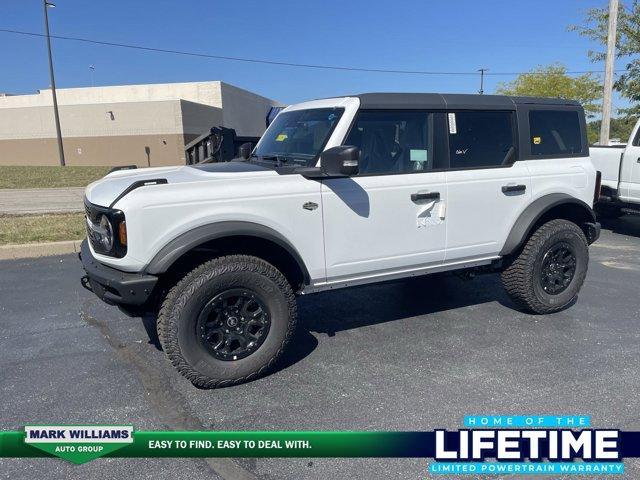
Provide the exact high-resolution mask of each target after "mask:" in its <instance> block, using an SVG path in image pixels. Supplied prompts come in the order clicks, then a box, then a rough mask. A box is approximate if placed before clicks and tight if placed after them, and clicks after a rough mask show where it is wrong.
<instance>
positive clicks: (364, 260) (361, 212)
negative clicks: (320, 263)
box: [322, 110, 447, 283]
mask: <svg viewBox="0 0 640 480" xmlns="http://www.w3.org/2000/svg"><path fill="white" fill-rule="evenodd" d="M444 125H445V122H444V114H443V113H433V112H425V111H416V110H398V111H393V110H385V111H374V110H371V111H368V110H363V111H360V112H359V113H358V116H357V117H356V120H355V122H354V125H353V126H352V128H351V131H350V133H349V134H348V136H347V138H346V140H345V141H344V142H343V144H344V145H356V146H358V147H359V148H360V173H359V175H358V176H355V177H350V178H336V179H329V180H325V181H323V185H322V202H323V213H324V219H323V222H324V239H325V258H326V268H327V281H328V282H329V283H332V282H349V281H357V280H358V279H359V278H362V277H368V278H371V277H372V276H379V277H380V279H384V278H385V277H389V276H392V275H393V274H400V275H407V274H410V272H419V271H421V270H423V269H425V268H430V267H433V266H438V265H440V264H442V262H443V260H444V256H445V242H446V221H445V220H446V212H445V209H444V204H445V202H446V197H447V189H446V182H445V172H444V171H443V170H440V171H434V170H438V169H441V168H443V166H444V163H443V162H444V158H445V156H444V155H445V153H446V152H445V151H444V143H443V142H444V141H445V140H446V137H445V135H444V133H445V132H444V129H445V127H444Z"/></svg>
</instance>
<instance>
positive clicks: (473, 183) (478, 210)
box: [445, 110, 531, 263]
mask: <svg viewBox="0 0 640 480" xmlns="http://www.w3.org/2000/svg"><path fill="white" fill-rule="evenodd" d="M447 121H448V135H447V136H448V144H449V158H450V169H449V171H448V172H447V213H446V217H447V254H446V258H445V263H455V262H458V261H469V260H476V259H477V260H481V259H486V258H492V257H496V256H497V255H498V254H499V252H500V250H501V248H502V245H503V244H504V241H505V240H506V238H507V235H508V234H509V231H510V229H511V227H512V226H513V224H514V223H515V221H516V219H517V218H518V216H519V215H520V213H521V212H522V211H523V210H524V208H525V207H526V206H527V205H528V204H529V202H530V198H531V181H530V178H529V171H528V169H527V166H526V165H525V164H523V163H520V162H515V163H514V161H515V159H516V158H517V153H518V152H517V141H516V139H517V136H516V128H515V125H516V118H515V111H482V110H458V111H449V112H448V113H447Z"/></svg>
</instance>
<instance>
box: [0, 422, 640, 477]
mask: <svg viewBox="0 0 640 480" xmlns="http://www.w3.org/2000/svg"><path fill="white" fill-rule="evenodd" d="M52 456H55V457H59V458H62V459H65V460H68V461H70V462H73V463H85V462H88V461H90V460H93V459H96V458H99V457H123V458H134V457H158V458H160V457H165V458H166V457H254V458H259V457H263V458H267V457H279V458H300V457H305V458H307V457H308V458H311V457H333V458H338V457H342V458H345V457H396V458H408V457H412V458H425V459H433V460H434V461H433V462H431V463H430V464H429V472H430V473H432V474H434V475H435V474H446V475H452V474H472V475H478V474H488V475H490V474H537V475H540V474H554V475H555V474H572V473H573V474H583V475H589V474H594V475H595V474H609V475H611V474H622V473H624V458H630V457H640V432H624V431H619V430H617V429H595V428H590V418H589V417H588V416H570V417H567V416H563V417H553V416H468V417H465V418H464V428H461V429H459V430H444V429H443V430H439V429H436V430H433V431H424V432H343V431H335V432H327V431H276V432H266V431H261V432H253V431H238V432H214V431H137V430H135V429H134V428H133V426H131V425H120V426H119V425H108V426H102V425H66V426H59V425H28V426H26V427H25V428H24V430H19V431H4V432H0V457H23V458H28V457H52Z"/></svg>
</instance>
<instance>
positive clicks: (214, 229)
mask: <svg viewBox="0 0 640 480" xmlns="http://www.w3.org/2000/svg"><path fill="white" fill-rule="evenodd" d="M233 236H249V237H256V238H261V239H264V240H268V241H271V242H273V243H275V244H276V245H278V246H280V247H282V248H283V249H285V250H286V251H287V252H288V253H289V254H290V255H291V257H293V259H294V260H295V261H296V263H297V264H298V267H299V268H300V271H301V272H302V276H303V280H304V282H305V284H309V283H310V282H311V280H310V276H309V270H308V269H307V267H306V265H305V263H304V261H303V260H302V257H301V256H300V253H298V250H296V248H295V247H294V246H293V245H291V243H290V242H289V241H288V240H287V239H286V238H285V237H284V236H283V235H281V234H280V233H278V232H277V231H275V230H274V229H272V228H270V227H267V226H264V225H261V224H259V223H252V222H238V221H226V222H216V223H210V224H207V225H201V226H199V227H196V228H194V229H192V230H189V231H188V232H185V233H183V234H181V235H179V236H177V237H176V238H174V239H173V240H171V241H170V242H169V243H167V244H166V245H165V246H164V247H162V248H161V249H160V251H159V252H158V253H157V254H156V255H155V256H154V257H153V259H152V260H151V261H150V262H149V264H148V265H147V266H146V268H145V269H144V270H145V271H146V272H147V273H149V274H153V275H158V274H161V273H164V272H166V271H167V270H168V269H169V267H171V265H173V263H174V262H175V261H176V260H178V259H179V258H180V257H181V256H182V255H184V254H185V253H187V252H189V251H190V250H192V249H193V248H195V247H197V246H199V245H202V244H203V243H206V242H208V241H211V240H216V239H218V238H224V237H233Z"/></svg>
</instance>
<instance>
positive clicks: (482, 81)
mask: <svg viewBox="0 0 640 480" xmlns="http://www.w3.org/2000/svg"><path fill="white" fill-rule="evenodd" d="M487 70H489V69H488V68H479V69H478V71H479V72H480V90H478V93H479V94H480V95H482V94H483V93H484V72H486V71H487Z"/></svg>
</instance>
